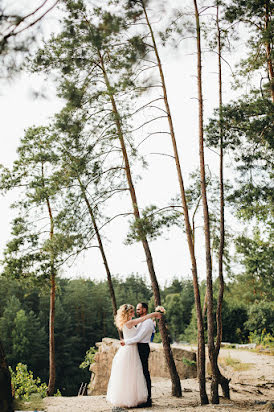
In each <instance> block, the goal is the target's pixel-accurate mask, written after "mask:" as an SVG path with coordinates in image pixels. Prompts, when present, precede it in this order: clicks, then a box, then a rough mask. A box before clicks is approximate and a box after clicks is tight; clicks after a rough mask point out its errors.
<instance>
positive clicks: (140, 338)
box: [121, 302, 154, 408]
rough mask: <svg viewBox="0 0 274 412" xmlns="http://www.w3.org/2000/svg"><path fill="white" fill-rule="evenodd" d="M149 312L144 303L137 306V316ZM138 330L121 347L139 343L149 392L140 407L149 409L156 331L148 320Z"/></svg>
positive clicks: (150, 320)
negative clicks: (150, 360) (150, 366)
mask: <svg viewBox="0 0 274 412" xmlns="http://www.w3.org/2000/svg"><path fill="white" fill-rule="evenodd" d="M147 312H148V305H147V304H146V303H144V302H142V303H138V305H137V306H136V313H137V316H139V317H141V316H145V315H147ZM137 328H138V332H137V334H136V335H135V336H134V337H133V338H130V339H125V340H122V341H121V345H122V346H124V345H132V344H133V343H137V346H138V352H139V356H140V359H141V362H142V366H143V372H144V376H145V379H146V384H147V392H148V397H147V402H146V403H143V404H141V405H138V407H140V408H149V407H151V406H152V402H151V379H150V373H149V370H148V357H149V353H150V347H149V342H150V339H151V335H152V333H153V330H154V324H153V321H152V319H147V320H145V321H144V322H142V323H139V325H138V326H137Z"/></svg>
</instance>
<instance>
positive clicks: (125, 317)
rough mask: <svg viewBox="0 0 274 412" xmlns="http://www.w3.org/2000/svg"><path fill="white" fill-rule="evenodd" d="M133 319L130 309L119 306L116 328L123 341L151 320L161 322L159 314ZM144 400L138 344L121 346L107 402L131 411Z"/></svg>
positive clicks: (144, 388)
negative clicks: (138, 327) (138, 326)
mask: <svg viewBox="0 0 274 412" xmlns="http://www.w3.org/2000/svg"><path fill="white" fill-rule="evenodd" d="M133 317H134V306H132V305H129V304H125V305H122V306H120V308H119V309H118V311H117V315H116V318H115V324H116V326H117V327H118V328H119V329H120V330H122V331H123V334H124V339H130V338H133V337H134V336H135V335H136V333H137V328H135V326H136V325H138V324H139V323H141V322H144V321H145V320H147V319H150V318H160V317H161V314H160V313H159V312H153V313H150V314H149V315H145V316H142V317H140V318H138V319H132V318H133ZM147 396H148V392H147V385H146V380H145V377H144V374H143V368H142V364H141V360H140V357H139V353H138V349H137V344H136V343H135V344H132V345H125V346H121V348H119V350H118V352H117V353H116V355H115V356H114V358H113V361H112V368H111V375H110V379H109V383H108V390H107V397H106V398H107V400H108V401H109V402H110V403H111V404H112V405H114V406H118V407H126V408H131V407H135V406H137V405H139V404H142V403H144V402H146V401H147Z"/></svg>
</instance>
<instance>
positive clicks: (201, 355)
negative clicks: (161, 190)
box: [141, 0, 208, 405]
mask: <svg viewBox="0 0 274 412" xmlns="http://www.w3.org/2000/svg"><path fill="white" fill-rule="evenodd" d="M141 3H142V7H143V10H144V15H145V18H146V22H147V26H148V28H149V31H150V35H151V40H152V44H153V49H154V52H155V56H156V59H157V65H158V69H159V74H160V79H161V85H162V90H163V95H164V103H165V108H166V113H167V118H168V124H169V130H170V136H171V141H172V148H173V153H174V159H175V165H176V170H177V176H178V181H179V187H180V194H181V201H182V207H183V211H184V221H185V227H186V235H187V242H188V247H189V252H190V258H191V263H192V277H193V286H194V296H195V307H196V313H197V329H198V356H197V358H198V359H197V374H198V379H199V387H200V399H201V404H202V405H205V404H208V397H207V394H206V386H205V339H204V324H203V316H202V308H201V300H200V293H199V282H198V271H197V263H196V257H195V250H194V239H193V233H192V229H191V225H190V219H189V213H188V206H187V201H186V195H185V188H184V182H183V176H182V171H181V165H180V160H179V154H178V149H177V142H176V138H175V132H174V127H173V121H172V116H171V112H170V107H169V102H168V97H167V89H166V84H165V77H164V73H163V69H162V64H161V59H160V56H159V53H158V48H157V44H156V41H155V36H154V33H153V30H152V26H151V24H150V21H149V18H148V14H147V10H146V7H145V3H144V1H143V0H142V1H141Z"/></svg>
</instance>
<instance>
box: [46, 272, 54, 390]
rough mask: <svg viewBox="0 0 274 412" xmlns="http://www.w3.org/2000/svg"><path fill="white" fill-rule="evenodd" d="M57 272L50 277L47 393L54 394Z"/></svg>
mask: <svg viewBox="0 0 274 412" xmlns="http://www.w3.org/2000/svg"><path fill="white" fill-rule="evenodd" d="M55 288H56V285H55V274H54V273H52V275H51V279H50V310H49V383H48V389H47V395H48V396H53V394H54V389H55V378H56V367H55V341H54V320H55Z"/></svg>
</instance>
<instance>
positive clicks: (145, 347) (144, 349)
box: [137, 343, 151, 402]
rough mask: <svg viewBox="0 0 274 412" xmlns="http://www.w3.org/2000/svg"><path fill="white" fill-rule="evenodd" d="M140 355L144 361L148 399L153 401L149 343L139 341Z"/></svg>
mask: <svg viewBox="0 0 274 412" xmlns="http://www.w3.org/2000/svg"><path fill="white" fill-rule="evenodd" d="M137 346H138V352H139V356H140V359H141V362H142V367H143V372H144V376H145V379H146V383H147V392H148V396H147V401H148V402H149V401H151V379H150V373H149V370H148V357H149V354H150V347H149V344H148V343H137Z"/></svg>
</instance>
